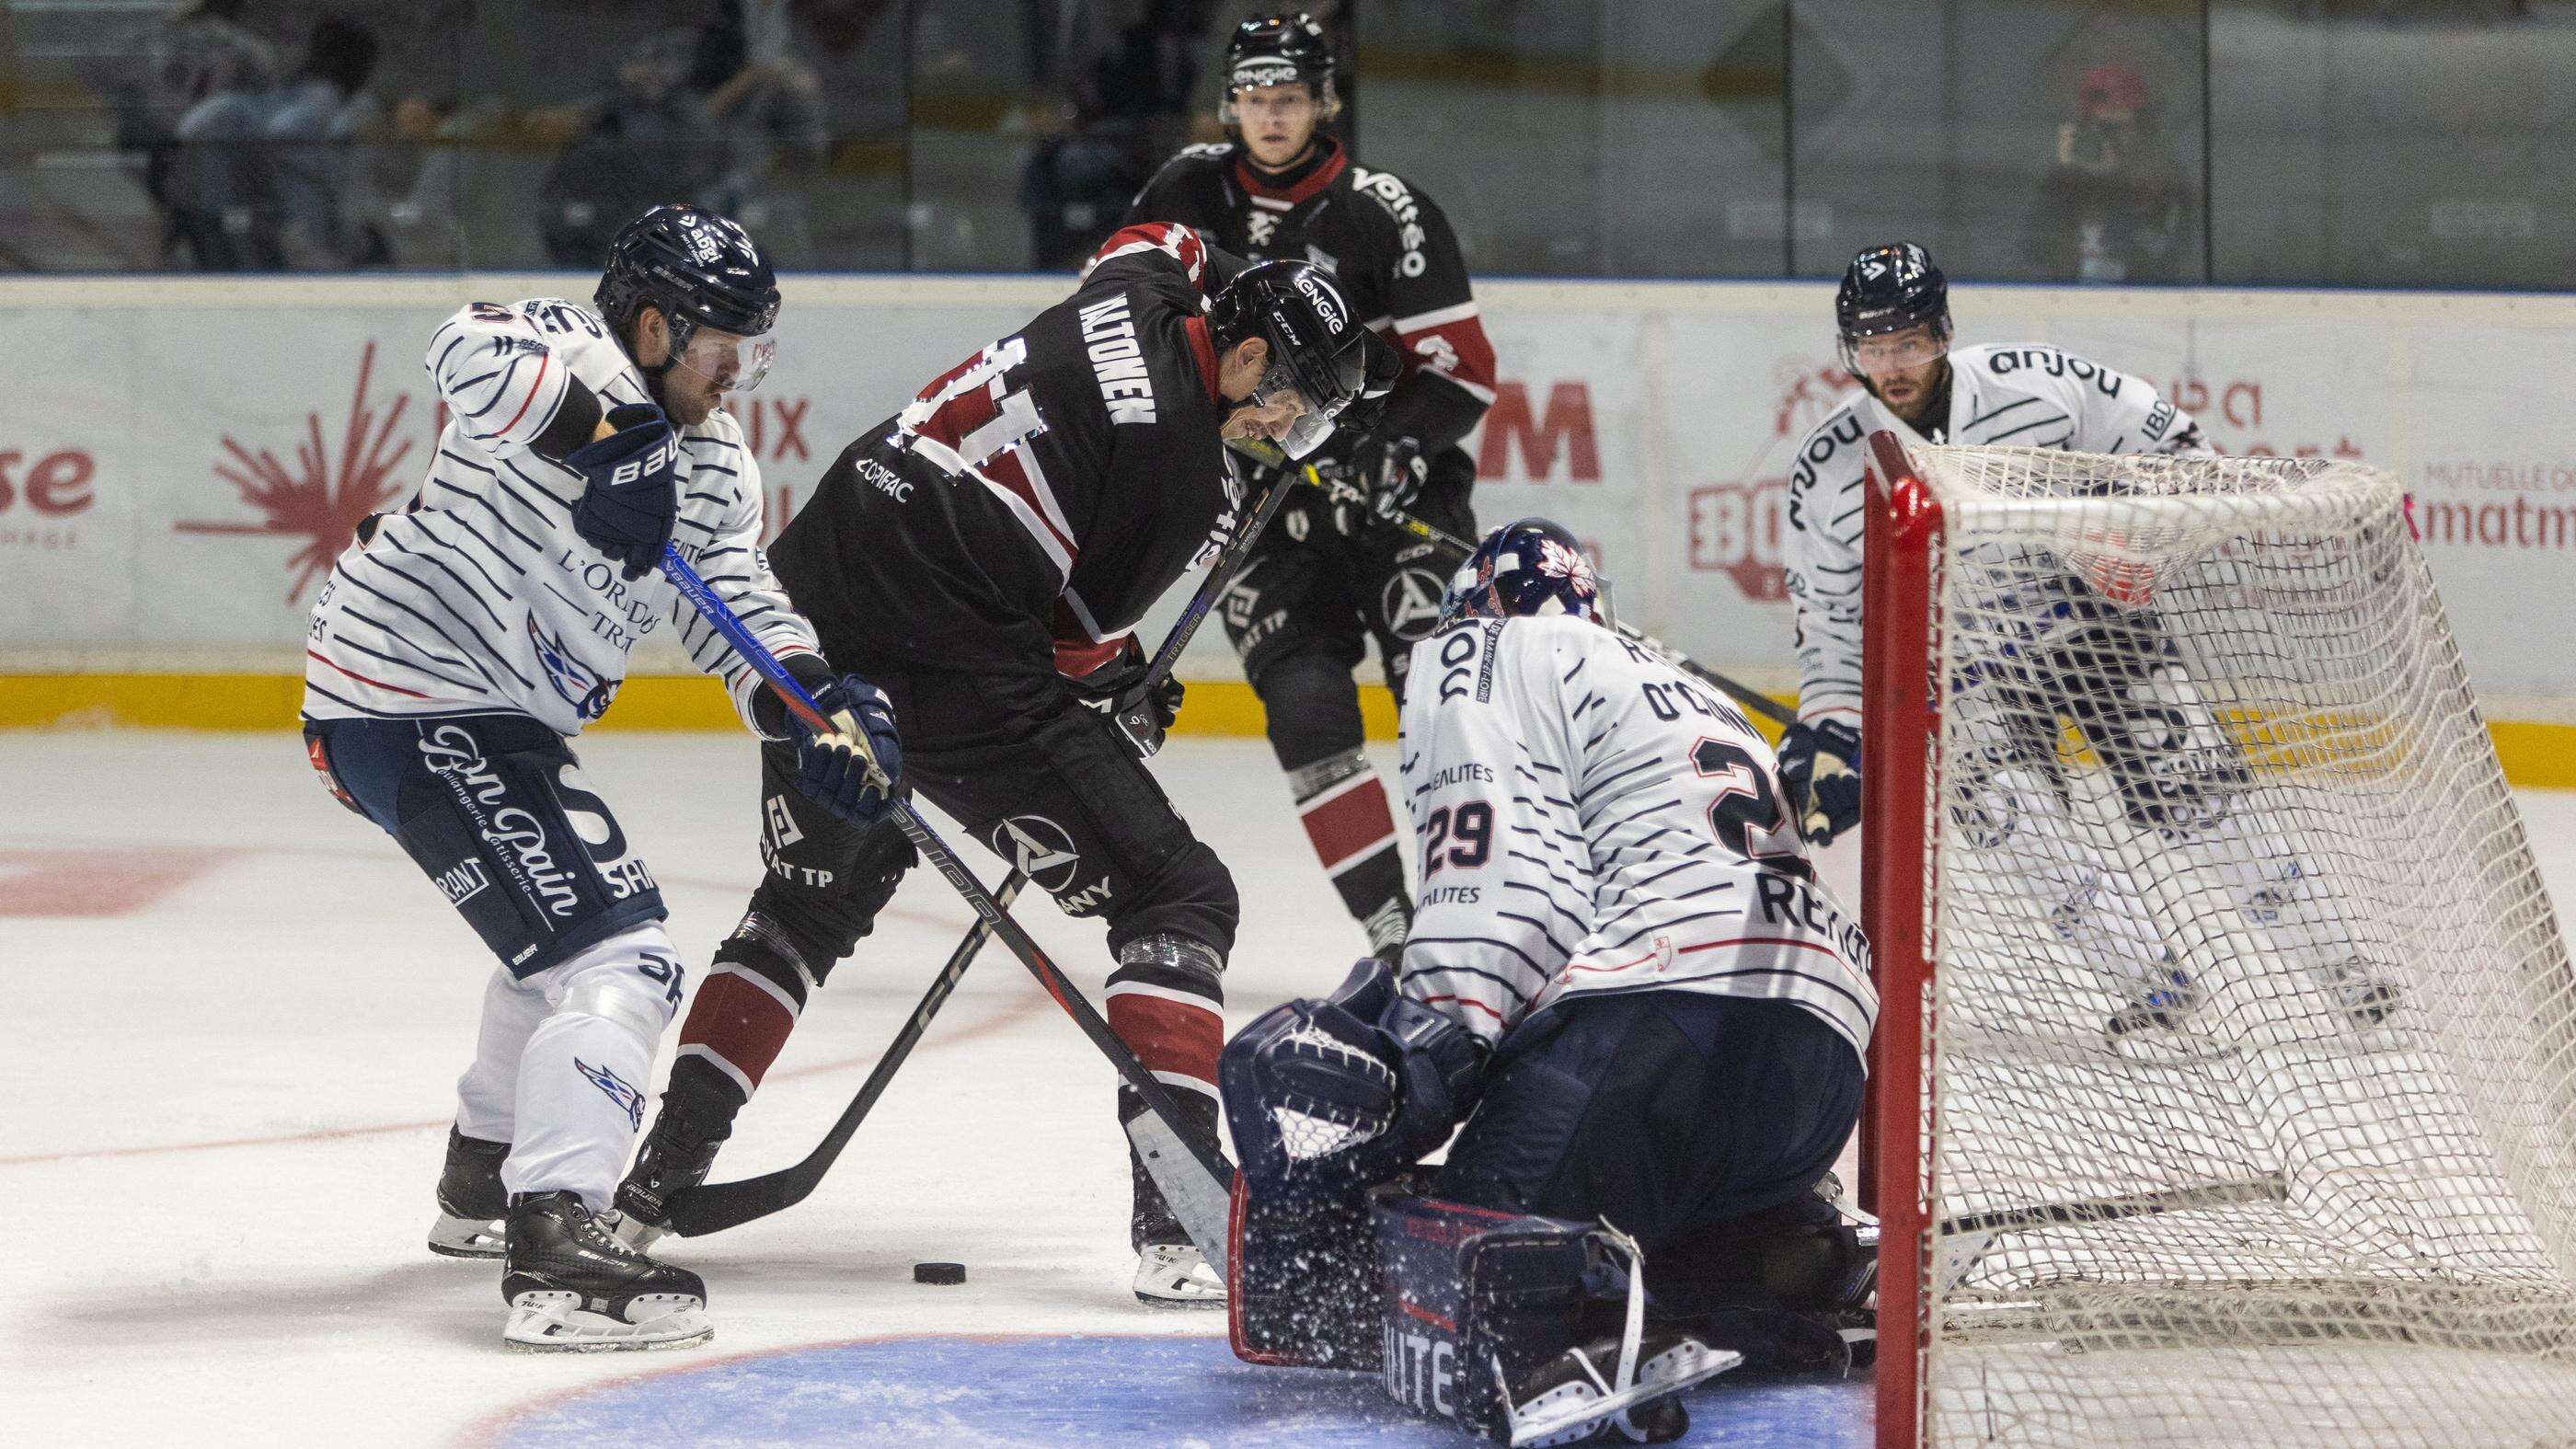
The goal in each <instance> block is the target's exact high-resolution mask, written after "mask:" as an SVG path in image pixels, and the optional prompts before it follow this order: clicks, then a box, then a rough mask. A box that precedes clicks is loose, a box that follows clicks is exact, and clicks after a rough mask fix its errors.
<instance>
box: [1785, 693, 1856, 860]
mask: <svg viewBox="0 0 2576 1449" xmlns="http://www.w3.org/2000/svg"><path fill="white" fill-rule="evenodd" d="M1780 787H1781V788H1782V789H1784V790H1786V791H1788V792H1789V808H1790V809H1792V810H1794V811H1796V812H1797V816H1798V828H1799V830H1800V831H1801V832H1802V833H1803V834H1805V836H1806V837H1807V843H1808V844H1809V845H1818V846H1821V845H1830V844H1832V843H1833V840H1834V837H1835V836H1837V835H1840V834H1842V833H1843V832H1844V831H1846V830H1849V829H1851V828H1852V827H1853V826H1855V825H1858V824H1860V731H1858V730H1856V729H1853V728H1852V727H1851V726H1850V725H1847V724H1844V723H1843V722H1842V721H1841V720H1836V719H1829V720H1824V721H1821V722H1819V723H1816V724H1813V725H1809V724H1804V723H1800V724H1793V725H1791V726H1789V728H1788V729H1787V730H1785V731H1783V732H1782V733H1781V735H1780Z"/></svg>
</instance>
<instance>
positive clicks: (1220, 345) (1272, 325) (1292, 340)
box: [1208, 261, 1385, 458]
mask: <svg viewBox="0 0 2576 1449" xmlns="http://www.w3.org/2000/svg"><path fill="white" fill-rule="evenodd" d="M1208 330H1209V332H1210V333H1211V334H1212V336H1213V338H1214V340H1215V342H1216V347H1217V350H1218V351H1219V352H1223V351H1224V350H1225V349H1227V348H1229V347H1232V346H1234V345H1235V344H1237V343H1239V342H1241V341H1243V340H1244V339H1245V338H1248V337H1259V338H1261V339H1263V340H1264V341H1266V342H1268V343H1269V344H1270V363H1269V366H1268V368H1267V369H1266V370H1265V371H1264V373H1263V374H1262V379H1261V383H1260V386H1258V387H1257V388H1255V389H1254V390H1253V397H1254V398H1255V399H1256V400H1263V401H1266V400H1267V399H1269V398H1270V397H1271V396H1272V395H1273V394H1275V393H1278V392H1280V391H1283V390H1287V389H1294V390H1295V391H1296V393H1297V394H1298V397H1299V400H1300V401H1301V402H1303V403H1304V405H1305V413H1304V415H1303V416H1301V417H1299V418H1298V419H1297V421H1296V423H1295V424H1294V425H1292V426H1291V427H1290V429H1289V431H1288V436H1287V437H1285V438H1282V439H1280V444H1279V445H1280V446H1281V447H1282V448H1284V449H1285V450H1287V453H1288V456H1289V457H1291V458H1303V457H1305V456H1306V455H1307V454H1309V453H1312V452H1313V451H1315V449H1316V448H1317V447H1319V446H1321V445H1322V444H1323V441H1324V440H1325V439H1326V438H1328V437H1330V436H1332V432H1333V422H1334V419H1336V418H1338V417H1340V416H1341V414H1342V410H1343V409H1344V408H1347V407H1349V406H1350V405H1351V404H1352V403H1353V402H1355V401H1357V400H1358V399H1359V398H1360V396H1361V395H1362V394H1363V393H1365V392H1366V391H1367V390H1368V389H1369V388H1370V387H1371V386H1372V385H1373V383H1375V382H1376V381H1377V377H1376V375H1377V374H1380V373H1383V372H1384V371H1385V369H1384V367H1383V366H1382V365H1379V364H1378V354H1377V353H1376V352H1375V351H1374V350H1373V349H1372V347H1371V345H1370V344H1371V343H1372V342H1375V341H1376V339H1375V338H1374V337H1373V336H1372V335H1371V334H1370V332H1369V330H1368V328H1366V327H1364V326H1362V325H1361V324H1360V321H1359V319H1358V317H1356V316H1355V315H1353V313H1352V311H1351V304H1350V302H1349V300H1348V299H1346V298H1344V297H1343V296H1342V291H1341V288H1339V287H1337V286H1335V285H1333V279H1332V278H1331V277H1329V276H1327V275H1325V273H1324V271H1323V269H1322V268H1320V267H1317V266H1314V265H1311V264H1309V263H1306V262H1295V261H1273V262H1255V263H1254V264H1252V265H1251V266H1248V267H1246V268H1244V269H1243V270H1242V271H1240V272H1237V273H1235V276H1234V280H1233V281H1231V282H1228V283H1226V285H1225V287H1224V289H1223V290H1221V291H1219V292H1218V293H1217V294H1216V301H1215V302H1214V304H1213V305H1212V306H1211V307H1210V309H1209V312H1208ZM1384 345H1385V344H1383V343H1379V344H1378V346H1380V347H1383V346H1384Z"/></svg>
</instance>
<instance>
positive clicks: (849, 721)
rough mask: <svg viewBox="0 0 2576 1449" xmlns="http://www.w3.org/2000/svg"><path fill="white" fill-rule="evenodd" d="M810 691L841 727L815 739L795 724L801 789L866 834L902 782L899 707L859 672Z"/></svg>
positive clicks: (828, 717)
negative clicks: (896, 715)
mask: <svg viewBox="0 0 2576 1449" xmlns="http://www.w3.org/2000/svg"><path fill="white" fill-rule="evenodd" d="M807 657H811V656H807ZM806 692H807V693H809V694H811V695H813V696H814V703H816V704H817V705H820V706H821V707H822V710H823V714H824V717H825V718H827V719H829V720H831V721H832V723H833V724H835V725H837V726H839V728H838V730H837V731H836V732H834V733H832V734H828V735H815V734H813V733H812V732H810V731H808V730H807V729H806V728H805V727H804V726H803V725H801V724H799V725H797V726H796V789H797V791H798V792H799V793H801V794H802V795H804V796H805V798H806V799H808V800H811V801H813V802H814V803H815V804H817V805H820V806H822V807H823V808H824V809H826V810H829V811H831V812H832V813H833V814H834V815H835V816H838V817H839V818H840V819H842V820H845V821H847V822H849V824H851V825H852V826H854V827H856V828H858V829H860V830H865V829H867V828H868V827H869V826H871V825H874V824H876V823H877V822H878V821H879V820H882V819H884V818H885V813H886V810H887V808H888V807H889V806H890V805H891V804H892V803H893V799H894V790H895V787H896V785H897V783H898V782H899V781H901V780H902V778H903V741H902V739H901V738H900V737H898V736H897V735H896V734H895V729H894V707H893V706H892V705H890V704H888V703H886V697H885V691H883V690H881V689H879V688H877V687H876V686H875V685H873V684H870V683H868V682H867V681H866V680H864V679H861V678H860V677H858V676H857V675H855V674H844V675H840V676H838V677H836V678H833V679H830V680H827V681H825V682H824V683H823V684H822V685H821V686H820V687H819V688H818V687H815V686H812V685H808V686H807V687H806ZM871 766H873V767H874V770H873V771H871V768H870V767H871Z"/></svg>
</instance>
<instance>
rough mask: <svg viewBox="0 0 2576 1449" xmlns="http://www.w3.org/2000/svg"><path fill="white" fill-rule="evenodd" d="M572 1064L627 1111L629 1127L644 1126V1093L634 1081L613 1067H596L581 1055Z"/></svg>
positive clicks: (593, 1084) (592, 1083)
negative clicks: (637, 1087)
mask: <svg viewBox="0 0 2576 1449" xmlns="http://www.w3.org/2000/svg"><path fill="white" fill-rule="evenodd" d="M572 1065H573V1069H574V1070H575V1071H578V1072H580V1073H581V1074H582V1075H583V1076H585V1077H588V1078H589V1079H590V1084H591V1085H592V1086H594V1087H597V1088H598V1089H599V1090H600V1091H602V1092H604V1093H606V1094H607V1096H608V1100H610V1101H612V1102H615V1103H616V1104H617V1105H618V1107H619V1109H620V1110H622V1111H624V1112H625V1113H626V1125H627V1126H628V1127H629V1128H636V1129H640V1128H642V1127H643V1125H644V1094H643V1093H642V1092H639V1091H637V1090H635V1086H634V1084H633V1083H631V1082H629V1081H627V1080H626V1079H625V1078H624V1077H621V1076H619V1075H617V1073H616V1071H615V1069H613V1068H610V1067H594V1066H592V1065H591V1064H590V1063H588V1062H586V1061H583V1060H582V1059H581V1058H579V1057H574V1058H573V1059H572Z"/></svg>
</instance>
